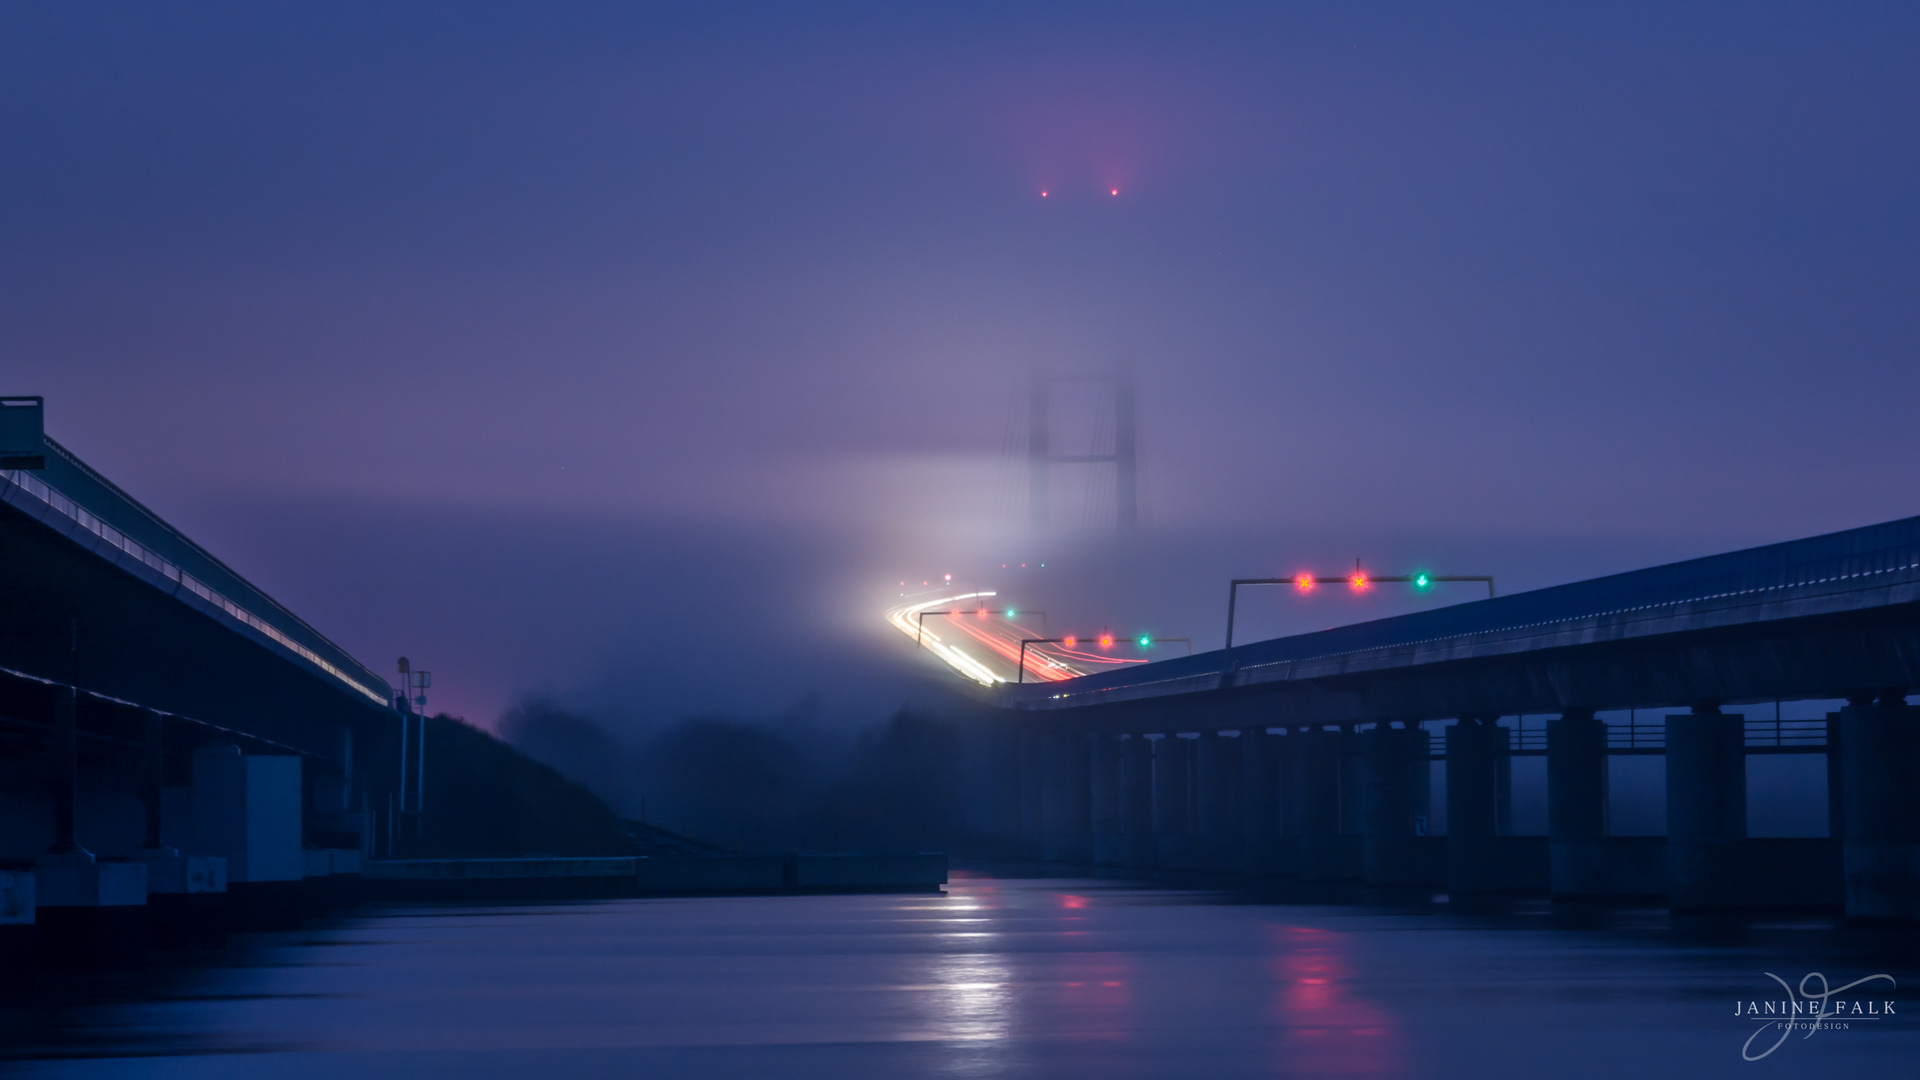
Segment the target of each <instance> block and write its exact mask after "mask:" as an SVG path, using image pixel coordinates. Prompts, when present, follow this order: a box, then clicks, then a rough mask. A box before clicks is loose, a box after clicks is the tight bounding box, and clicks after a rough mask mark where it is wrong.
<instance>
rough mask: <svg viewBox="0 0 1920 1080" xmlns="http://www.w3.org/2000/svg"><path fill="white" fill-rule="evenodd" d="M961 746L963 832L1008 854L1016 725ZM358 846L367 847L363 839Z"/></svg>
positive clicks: (982, 732)
mask: <svg viewBox="0 0 1920 1080" xmlns="http://www.w3.org/2000/svg"><path fill="white" fill-rule="evenodd" d="M965 746H966V770H965V772H966V775H967V788H966V791H967V802H966V812H967V832H968V833H969V834H971V835H972V836H974V837H975V838H977V839H978V840H980V841H984V842H986V843H987V844H988V845H990V847H991V849H992V850H993V851H995V852H996V853H997V854H1002V855H1006V854H1012V853H1013V852H1015V851H1017V850H1018V846H1019V842H1020V729H1018V728H1016V727H1014V726H1012V725H1010V724H1003V723H992V724H982V725H980V726H979V727H977V728H973V729H971V730H970V731H969V732H968V733H967V738H966V743H965ZM356 787H357V788H358V789H359V790H361V791H364V785H363V784H362V785H356ZM360 817H361V820H362V821H364V820H365V818H364V815H360ZM364 836H365V834H364V833H363V838H364ZM360 850H361V852H362V853H363V854H364V853H366V852H367V850H368V848H367V845H366V844H365V843H364V839H363V843H362V845H361V849H360Z"/></svg>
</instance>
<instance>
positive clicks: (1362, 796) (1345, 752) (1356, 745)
mask: <svg viewBox="0 0 1920 1080" xmlns="http://www.w3.org/2000/svg"><path fill="white" fill-rule="evenodd" d="M1339 746H1340V749H1339V751H1338V758H1337V760H1338V762H1339V776H1340V835H1342V836H1364V835H1366V817H1367V811H1366V780H1365V775H1366V771H1367V770H1366V761H1365V753H1364V751H1363V750H1362V748H1361V740H1360V735H1359V733H1358V732H1356V731H1354V730H1353V727H1352V726H1351V725H1344V724H1343V725H1341V728H1340V735H1339Z"/></svg>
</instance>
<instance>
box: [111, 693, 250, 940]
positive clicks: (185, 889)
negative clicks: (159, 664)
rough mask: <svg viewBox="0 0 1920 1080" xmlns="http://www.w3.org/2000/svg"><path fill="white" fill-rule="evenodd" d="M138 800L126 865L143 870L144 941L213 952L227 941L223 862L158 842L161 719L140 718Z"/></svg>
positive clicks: (160, 823)
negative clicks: (138, 830) (140, 809)
mask: <svg viewBox="0 0 1920 1080" xmlns="http://www.w3.org/2000/svg"><path fill="white" fill-rule="evenodd" d="M143 727H144V729H145V731H144V734H145V740H144V742H145V746H144V753H143V755H142V760H141V763H140V801H141V803H142V804H143V805H144V806H145V807H146V839H145V841H144V842H143V843H142V844H141V845H140V847H139V848H138V849H136V850H135V851H134V853H133V855H132V861H134V862H139V863H143V864H145V866H146V868H147V875H146V876H147V882H146V884H147V905H146V906H147V926H146V931H147V937H148V940H150V941H151V942H153V944H155V945H158V946H162V947H174V948H178V947H181V946H191V947H196V948H214V947H218V946H219V945H221V944H223V943H224V942H225V941H226V938H227V922H228V912H227V863H226V860H225V859H222V858H218V857H211V856H202V855H188V854H184V853H182V852H181V851H179V850H178V849H176V848H174V847H172V846H171V845H169V844H167V843H166V841H165V840H164V839H163V838H162V833H163V830H164V826H165V820H166V808H165V804H166V799H165V787H164V786H163V785H164V783H165V760H166V759H165V735H166V718H165V717H163V716H161V715H160V714H159V713H157V712H151V711H150V712H148V713H147V714H146V716H145V717H144V718H143Z"/></svg>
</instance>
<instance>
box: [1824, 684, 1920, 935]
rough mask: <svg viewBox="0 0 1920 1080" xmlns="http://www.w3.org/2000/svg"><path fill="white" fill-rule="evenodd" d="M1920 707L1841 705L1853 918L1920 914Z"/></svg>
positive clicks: (1891, 701) (1897, 701)
mask: <svg viewBox="0 0 1920 1080" xmlns="http://www.w3.org/2000/svg"><path fill="white" fill-rule="evenodd" d="M1916 723H1920V709H1914V708H1911V707H1909V706H1908V705H1907V704H1906V703H1905V699H1904V697H1903V696H1901V695H1898V694H1887V695H1884V696H1883V697H1882V698H1881V699H1880V702H1879V703H1878V704H1866V703H1855V704H1850V705H1848V706H1847V707H1846V708H1845V709H1842V710H1841V711H1840V757H1841V771H1842V774H1843V778H1842V781H1841V783H1842V784H1843V785H1844V787H1843V791H1844V798H1845V803H1846V809H1845V811H1844V822H1845V824H1844V828H1845V835H1844V839H1843V840H1842V843H1843V844H1844V848H1843V854H1842V858H1843V859H1844V865H1845V867H1846V870H1845V874H1846V898H1847V899H1846V903H1847V917H1848V918H1849V919H1856V920H1861V921H1871V922H1894V921H1901V922H1904V921H1909V920H1914V919H1920V847H1916V843H1917V842H1920V831H1916V827H1917V825H1920V823H1917V822H1916V820H1915V819H1916V816H1917V814H1920V798H1916V796H1915V793H1914V790H1913V785H1914V769H1915V766H1916V763H1917V762H1916V758H1917V757H1920V736H1916V733H1915V725H1916Z"/></svg>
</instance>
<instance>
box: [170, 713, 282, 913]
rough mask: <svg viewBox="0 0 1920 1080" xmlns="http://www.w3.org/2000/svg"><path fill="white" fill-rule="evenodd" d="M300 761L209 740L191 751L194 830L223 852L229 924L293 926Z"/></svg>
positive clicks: (201, 844) (198, 841) (205, 847)
mask: <svg viewBox="0 0 1920 1080" xmlns="http://www.w3.org/2000/svg"><path fill="white" fill-rule="evenodd" d="M302 805H303V800H302V785H301V762H300V759H299V758H297V757H285V756H279V755H269V754H242V753H241V752H240V748H239V747H237V746H235V745H233V744H232V743H210V744H208V745H206V746H202V747H200V748H199V749H198V750H196V751H194V754H193V837H194V847H195V849H197V850H198V851H203V852H206V853H208V854H210V855H216V856H218V857H220V858H222V859H225V860H226V872H227V901H228V904H229V905H230V913H231V916H232V919H233V924H234V925H235V926H236V927H240V928H243V929H253V930H291V929H298V928H299V925H300V917H301V914H302V912H303V910H304V908H305V904H306V897H305V881H306V871H307V858H306V853H305V851H304V849H303V837H302V832H303V822H302V820H301V818H302Z"/></svg>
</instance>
